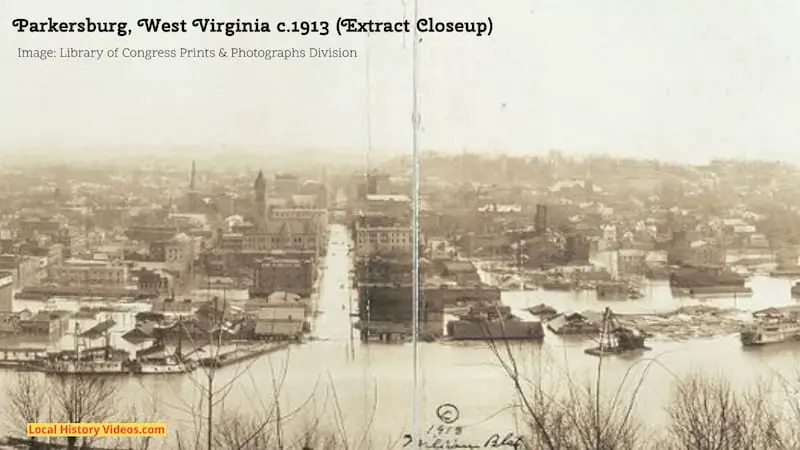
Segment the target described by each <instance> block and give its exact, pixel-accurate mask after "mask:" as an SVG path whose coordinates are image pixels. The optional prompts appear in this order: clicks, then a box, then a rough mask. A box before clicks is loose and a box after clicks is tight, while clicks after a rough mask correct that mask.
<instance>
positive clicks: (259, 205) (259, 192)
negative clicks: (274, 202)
mask: <svg viewBox="0 0 800 450" xmlns="http://www.w3.org/2000/svg"><path fill="white" fill-rule="evenodd" d="M253 193H254V194H255V202H256V209H255V213H256V219H257V220H258V221H263V220H264V219H265V218H266V208H267V181H266V180H265V179H264V172H262V171H261V170H259V171H258V175H257V176H256V181H255V183H253Z"/></svg>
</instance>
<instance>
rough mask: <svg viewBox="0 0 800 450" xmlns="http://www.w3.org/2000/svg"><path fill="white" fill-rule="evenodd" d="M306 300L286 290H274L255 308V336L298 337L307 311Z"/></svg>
mask: <svg viewBox="0 0 800 450" xmlns="http://www.w3.org/2000/svg"><path fill="white" fill-rule="evenodd" d="M307 303H308V302H307V300H306V299H304V298H302V297H301V296H299V295H296V294H292V293H288V292H275V293H273V294H271V295H270V296H269V297H267V299H266V302H264V303H262V304H258V305H257V309H256V310H255V316H256V326H255V334H256V335H257V336H277V337H298V336H300V335H301V334H302V333H303V330H304V328H305V323H306V316H307V313H308V305H307Z"/></svg>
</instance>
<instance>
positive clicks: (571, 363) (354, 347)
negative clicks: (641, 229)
mask: <svg viewBox="0 0 800 450" xmlns="http://www.w3.org/2000/svg"><path fill="white" fill-rule="evenodd" d="M330 236H331V237H330V244H329V250H328V253H327V257H326V258H325V259H324V263H323V265H324V275H323V278H322V280H321V282H320V286H319V299H318V309H319V313H318V316H317V317H316V320H315V323H314V325H313V327H312V336H313V337H314V338H313V339H312V340H310V341H309V342H307V343H304V344H300V345H295V346H292V347H290V349H289V350H288V351H283V352H279V353H275V354H272V355H269V356H266V357H262V358H258V359H256V360H254V361H249V362H246V363H243V364H240V365H238V366H231V367H227V368H223V369H220V370H219V371H218V373H217V378H216V380H215V381H214V383H215V386H225V385H226V384H228V383H230V382H232V384H231V386H232V388H231V389H230V392H229V393H228V394H227V398H226V401H225V403H224V407H223V409H224V410H227V411H236V412H239V413H241V412H251V413H253V414H262V415H263V414H268V413H269V411H270V409H271V408H272V406H273V405H274V404H275V402H276V401H279V402H280V407H281V411H283V412H284V414H287V415H288V416H289V417H288V418H287V419H286V420H285V423H284V425H285V426H286V428H287V431H289V432H291V431H292V429H293V428H294V429H295V430H298V429H299V428H300V427H302V426H305V425H307V424H308V421H309V420H311V418H313V417H322V420H321V424H322V425H321V427H323V428H324V427H326V426H327V427H330V428H333V425H332V424H333V423H335V419H334V416H335V411H336V409H337V407H338V409H340V410H341V411H344V415H343V416H344V417H343V425H342V427H344V428H345V429H346V433H347V435H348V436H351V438H352V439H355V440H358V439H360V436H362V435H363V434H364V431H365V428H366V427H367V426H368V424H369V423H371V426H370V435H371V436H372V439H373V442H375V443H374V444H373V445H374V448H382V447H384V446H385V445H386V444H387V443H389V442H395V441H397V440H398V439H399V437H400V436H401V435H403V434H405V433H408V432H410V431H411V424H412V401H411V399H412V389H413V388H412V386H413V384H412V379H413V368H412V364H411V361H412V344H410V343H405V344H370V345H365V344H362V343H361V342H360V341H359V339H358V338H357V337H356V336H355V334H354V333H353V332H352V329H351V321H352V319H351V317H350V314H351V304H350V303H351V301H355V296H354V294H353V292H352V289H351V286H352V282H351V280H349V278H348V277H349V271H350V267H351V263H350V259H349V257H348V254H347V253H348V251H347V249H348V244H349V240H348V237H347V235H346V232H345V229H344V228H343V227H342V226H337V225H334V226H332V229H331V235H330ZM789 284H790V281H789V280H775V279H754V280H753V281H752V282H751V286H752V287H753V290H754V292H755V294H754V296H753V297H752V298H750V299H728V300H724V299H723V300H713V301H708V302H704V304H712V305H716V306H720V307H737V308H741V309H746V310H754V309H761V308H765V307H768V306H777V305H785V304H790V303H791V302H792V300H791V298H790V296H789ZM589 294H592V293H589ZM645 294H646V297H645V298H643V299H640V300H632V301H624V302H609V303H608V305H610V306H612V307H613V308H614V310H615V311H617V312H619V313H642V312H656V311H668V310H674V309H676V308H677V307H679V306H681V305H687V304H697V303H698V302H696V301H678V300H674V299H672V297H671V296H670V294H669V289H668V287H667V286H666V285H665V284H664V285H662V284H656V285H654V286H651V287H650V288H648V289H647V290H646V291H645ZM592 296H593V294H592V295H584V294H573V293H569V292H566V293H565V292H546V291H527V292H508V293H504V295H503V300H504V302H505V303H506V304H508V305H509V306H511V307H512V308H515V309H520V308H524V307H528V306H534V305H537V304H540V303H547V304H549V305H552V306H553V307H555V308H556V309H558V310H560V311H566V310H576V311H582V310H587V309H591V310H597V311H601V310H602V309H603V307H604V306H605V304H602V303H599V302H597V301H596V300H594V299H593V298H592ZM353 308H354V306H353ZM130 316H131V314H130V313H128V314H122V313H118V314H114V318H115V320H117V322H118V325H117V327H118V328H119V329H120V330H122V329H124V328H127V327H129V326H130V324H131V323H132V322H131V321H132V318H131V317H130ZM115 340H116V339H115ZM648 343H649V344H648V345H650V346H651V347H652V348H653V350H652V351H650V352H648V353H646V354H645V355H643V356H641V357H640V358H639V359H622V358H606V359H604V360H603V364H602V383H603V385H604V386H605V387H607V388H608V389H609V390H614V391H616V390H617V388H618V385H619V380H621V379H622V378H623V377H624V375H625V374H626V372H628V371H629V370H630V374H629V377H633V378H635V377H637V376H639V375H642V374H644V376H645V378H644V381H643V385H642V388H641V391H640V394H639V397H638V406H637V407H638V408H639V410H640V411H641V413H642V414H643V415H644V416H645V417H647V418H648V419H647V422H648V423H649V424H651V425H654V426H655V425H657V424H658V422H659V421H660V420H663V419H664V418H665V413H664V412H663V406H664V404H665V402H666V400H667V399H668V397H669V395H670V389H669V388H670V385H671V382H672V381H673V380H674V379H675V377H676V376H680V375H682V374H686V373H689V372H691V371H694V370H697V369H706V370H711V371H716V372H721V373H725V374H726V375H728V376H731V377H733V378H734V379H735V380H736V381H737V382H740V383H745V382H748V381H749V380H753V379H754V377H757V376H759V375H765V374H769V373H770V372H773V371H777V372H780V373H782V374H784V375H788V374H791V372H792V371H793V370H795V365H796V360H797V357H798V355H800V345H794V346H793V345H780V346H776V347H774V348H764V349H756V350H752V351H744V350H742V348H741V345H740V344H739V341H738V338H737V337H736V336H735V335H728V336H722V337H718V338H713V339H693V340H683V341H674V340H664V339H657V338H656V339H652V340H650V341H648ZM419 345H420V359H421V367H422V380H421V382H420V383H419V386H420V389H422V390H423V394H422V397H423V399H424V402H425V405H424V406H423V408H422V409H423V413H424V416H425V417H424V419H423V425H425V426H426V427H427V426H428V425H433V424H438V421H437V420H436V415H435V411H436V408H437V406H438V405H440V404H443V403H451V404H454V405H457V406H458V408H459V410H460V419H459V420H460V423H461V425H462V426H465V427H467V428H466V430H468V431H465V433H467V432H468V433H475V434H476V435H480V436H483V435H485V434H486V433H489V432H500V431H508V432H511V431H514V429H515V424H516V423H517V417H516V415H515V413H514V411H513V409H509V408H508V406H510V405H511V404H512V403H513V401H514V400H515V397H514V393H513V390H512V386H511V383H510V382H509V380H508V378H507V377H506V376H505V374H504V372H503V370H502V368H501V367H500V365H499V364H498V359H497V356H496V355H495V354H493V352H492V351H491V349H490V348H489V347H488V346H487V345H486V344H482V343H472V344H461V343H452V342H451V343H448V342H435V343H421V344H419ZM591 345H592V343H591V342H589V341H586V340H573V339H561V338H559V337H558V336H555V335H552V334H548V335H547V336H546V337H545V341H544V343H543V344H514V345H513V349H512V352H513V354H514V355H515V358H516V360H517V364H518V366H519V368H520V371H521V372H524V374H525V375H526V376H527V377H529V378H531V379H533V378H539V379H542V380H543V381H542V382H543V383H546V384H550V383H557V382H559V381H563V377H564V376H565V374H566V373H567V371H569V373H570V374H571V377H572V379H573V380H575V381H576V382H577V380H580V379H581V378H582V377H590V376H593V375H594V373H595V371H596V369H597V362H598V360H597V359H596V358H593V357H590V356H587V355H585V354H584V353H583V350H584V349H585V348H587V347H589V346H591ZM654 358H655V359H656V361H657V362H655V363H654V362H653V359H654ZM742 368H748V369H747V370H742ZM2 376H4V377H7V372H6V373H4V374H3V375H2ZM122 380H123V381H122V382H123V383H124V395H125V396H126V397H127V399H128V400H126V402H127V401H131V402H133V403H136V404H139V405H140V408H142V409H144V408H146V409H148V410H150V409H152V402H155V405H156V411H157V413H156V414H155V417H153V420H152V421H164V422H167V423H168V424H169V426H170V427H171V428H172V429H173V430H184V431H183V432H184V433H187V432H191V431H192V430H194V429H195V428H194V424H193V417H192V416H193V411H195V410H196V409H197V406H196V405H197V404H198V402H199V399H200V396H201V394H202V392H203V389H204V386H207V383H208V381H207V379H206V377H205V375H204V373H203V371H197V372H195V373H193V374H192V375H190V376H185V375H171V376H150V377H133V376H131V377H125V378H123V379H122ZM629 383H631V381H629ZM337 403H338V406H337ZM287 411H289V412H290V413H286V412H287ZM373 415H374V419H372V416H373ZM371 419H372V420H371Z"/></svg>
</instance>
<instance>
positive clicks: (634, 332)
mask: <svg viewBox="0 0 800 450" xmlns="http://www.w3.org/2000/svg"><path fill="white" fill-rule="evenodd" d="M645 339H646V336H645V334H644V333H643V332H642V331H641V330H639V329H637V328H634V327H628V326H623V325H622V324H620V323H619V321H618V320H617V318H616V316H615V315H614V313H613V312H612V311H611V308H606V310H605V313H604V314H603V322H602V326H601V327H600V338H599V340H598V345H597V347H592V348H587V349H586V350H584V353H586V354H587V355H592V356H610V355H621V354H626V353H631V352H637V351H645V350H650V347H648V346H646V345H645Z"/></svg>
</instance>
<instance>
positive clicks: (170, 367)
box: [132, 334, 197, 375]
mask: <svg viewBox="0 0 800 450" xmlns="http://www.w3.org/2000/svg"><path fill="white" fill-rule="evenodd" d="M182 342H183V339H182V335H181V334H178V345H177V347H176V348H175V351H174V352H173V353H168V352H167V349H166V345H165V344H164V341H163V339H159V340H158V341H156V342H155V343H153V345H152V346H150V347H149V348H146V349H144V350H141V351H139V352H137V353H136V360H135V361H134V362H133V363H132V371H133V373H135V374H137V375H162V374H173V373H190V372H192V371H194V370H195V369H196V368H197V362H196V361H195V360H192V359H188V358H186V357H185V355H184V354H183V346H182Z"/></svg>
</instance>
